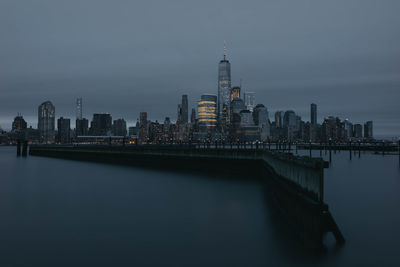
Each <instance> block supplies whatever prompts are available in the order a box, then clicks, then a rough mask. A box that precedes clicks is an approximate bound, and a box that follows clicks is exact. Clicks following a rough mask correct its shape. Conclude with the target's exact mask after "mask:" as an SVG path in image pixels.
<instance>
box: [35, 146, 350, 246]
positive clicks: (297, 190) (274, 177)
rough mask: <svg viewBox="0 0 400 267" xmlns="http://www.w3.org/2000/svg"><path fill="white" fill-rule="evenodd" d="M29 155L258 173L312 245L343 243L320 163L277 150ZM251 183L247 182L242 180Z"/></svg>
mask: <svg viewBox="0 0 400 267" xmlns="http://www.w3.org/2000/svg"><path fill="white" fill-rule="evenodd" d="M29 153H30V155H36V156H48V157H59V158H67V159H73V160H88V161H100V162H108V163H119V164H130V165H136V166H145V167H150V168H153V167H167V168H175V169H181V168H191V169H193V170H196V169H200V168H201V169H207V170H210V171H212V170H213V169H231V168H232V169H234V168H235V167H240V168H242V169H243V166H245V167H246V168H250V169H260V170H261V171H262V177H264V179H265V181H266V183H268V184H269V185H271V188H275V189H274V190H273V192H274V198H275V199H276V201H277V203H280V205H281V206H282V207H283V209H284V210H285V212H286V213H287V214H289V217H290V220H292V221H293V222H296V225H297V226H298V227H299V228H300V229H301V231H302V232H303V233H306V236H308V239H309V240H312V242H313V243H314V244H318V245H322V236H323V233H325V232H333V234H334V235H335V237H336V240H337V242H338V243H343V242H344V238H343V236H342V234H341V233H340V231H339V229H338V228H337V227H333V226H335V225H336V223H335V222H334V220H333V217H332V216H331V215H330V213H329V210H328V206H327V205H326V204H324V202H323V197H324V168H327V167H329V164H328V162H326V161H324V160H323V159H321V158H310V157H307V156H302V157H300V156H294V155H293V154H291V153H281V152H277V151H276V150H264V149H257V148H253V149H246V148H241V149H229V148H227V149H224V148H221V146H220V147H218V148H217V147H215V148H203V147H201V148H200V147H195V146H190V145H187V146H168V145H166V146H163V145H147V146H31V147H30V150H29ZM244 178H245V179H249V177H244Z"/></svg>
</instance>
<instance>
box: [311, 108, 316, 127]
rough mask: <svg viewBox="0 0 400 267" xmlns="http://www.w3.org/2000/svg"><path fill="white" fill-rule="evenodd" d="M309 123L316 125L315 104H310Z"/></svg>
mask: <svg viewBox="0 0 400 267" xmlns="http://www.w3.org/2000/svg"><path fill="white" fill-rule="evenodd" d="M310 114H311V125H317V105H316V104H311V113H310Z"/></svg>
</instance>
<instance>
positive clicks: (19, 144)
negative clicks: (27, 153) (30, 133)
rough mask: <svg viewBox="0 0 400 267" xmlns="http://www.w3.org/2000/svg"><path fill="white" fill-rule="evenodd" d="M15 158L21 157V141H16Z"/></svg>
mask: <svg viewBox="0 0 400 267" xmlns="http://www.w3.org/2000/svg"><path fill="white" fill-rule="evenodd" d="M17 156H18V157H19V156H21V141H20V140H18V141H17Z"/></svg>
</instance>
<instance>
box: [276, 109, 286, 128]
mask: <svg viewBox="0 0 400 267" xmlns="http://www.w3.org/2000/svg"><path fill="white" fill-rule="evenodd" d="M283 115H284V113H283V111H277V112H275V127H276V128H282V127H283Z"/></svg>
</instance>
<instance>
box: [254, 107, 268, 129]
mask: <svg viewBox="0 0 400 267" xmlns="http://www.w3.org/2000/svg"><path fill="white" fill-rule="evenodd" d="M253 120H254V124H255V125H259V124H261V123H266V122H268V120H269V117H268V109H267V108H266V107H265V106H264V105H263V104H257V105H256V107H255V108H254V110H253Z"/></svg>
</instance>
